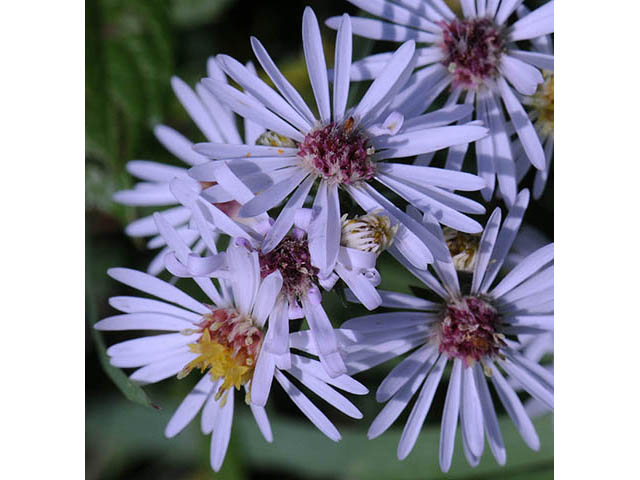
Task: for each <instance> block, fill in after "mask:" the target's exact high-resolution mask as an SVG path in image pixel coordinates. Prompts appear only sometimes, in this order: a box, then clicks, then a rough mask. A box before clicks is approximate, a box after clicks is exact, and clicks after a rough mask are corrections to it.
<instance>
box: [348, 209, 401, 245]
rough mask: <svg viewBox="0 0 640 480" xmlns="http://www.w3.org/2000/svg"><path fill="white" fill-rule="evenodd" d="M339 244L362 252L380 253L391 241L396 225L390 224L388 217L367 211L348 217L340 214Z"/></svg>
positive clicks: (396, 228) (396, 229)
mask: <svg viewBox="0 0 640 480" xmlns="http://www.w3.org/2000/svg"><path fill="white" fill-rule="evenodd" d="M341 221H342V234H341V237H340V243H341V245H344V246H345V247H349V248H355V249H356V250H360V251H363V252H371V253H375V254H380V253H381V252H382V251H384V250H386V249H388V248H389V247H390V246H391V244H392V243H393V238H394V237H395V235H396V232H397V231H398V225H392V224H391V221H390V220H389V217H387V216H386V215H378V214H377V213H375V212H373V213H369V214H366V215H360V216H358V217H355V218H351V219H349V218H348V217H347V214H346V213H345V214H344V215H343V216H342V219H341Z"/></svg>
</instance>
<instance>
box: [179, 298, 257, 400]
mask: <svg viewBox="0 0 640 480" xmlns="http://www.w3.org/2000/svg"><path fill="white" fill-rule="evenodd" d="M199 326H200V329H199V330H197V331H201V332H202V335H201V336H200V338H199V339H198V340H197V341H196V342H195V343H191V344H189V350H190V351H191V352H192V353H196V354H198V356H197V357H196V358H195V359H193V360H192V361H191V362H189V363H188V364H187V365H186V366H185V367H184V368H183V369H182V371H181V372H180V373H179V374H178V378H184V377H186V376H187V375H189V373H190V372H191V371H192V370H193V369H196V368H197V369H200V371H201V372H203V373H204V372H205V371H207V370H208V373H209V375H211V379H212V380H213V381H218V380H220V379H222V380H223V382H222V384H221V385H220V387H219V388H218V392H217V393H216V399H217V398H220V397H221V396H222V395H223V394H224V393H225V392H226V391H227V390H228V389H230V388H235V389H236V390H239V389H240V387H241V386H242V385H246V384H247V383H249V382H250V381H251V379H252V378H253V371H254V368H255V364H256V359H257V356H258V353H259V351H260V347H261V345H262V330H260V329H259V328H258V327H256V326H254V325H253V322H252V321H251V319H249V318H245V317H243V316H242V315H240V314H238V312H236V311H235V310H232V309H220V310H215V311H214V312H212V313H211V314H207V315H205V316H204V318H203V321H202V322H201V323H200V324H199ZM185 333H189V334H190V333H193V331H192V330H190V331H188V332H185Z"/></svg>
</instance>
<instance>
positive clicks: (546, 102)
mask: <svg viewBox="0 0 640 480" xmlns="http://www.w3.org/2000/svg"><path fill="white" fill-rule="evenodd" d="M543 74H544V82H543V83H541V84H540V85H538V90H537V91H536V93H534V94H533V95H532V96H531V97H530V98H529V99H527V100H525V102H526V103H528V104H529V105H530V106H531V107H533V110H534V112H535V115H536V119H535V126H536V129H537V130H538V132H539V133H540V134H541V136H543V137H546V136H548V135H553V72H549V71H546V70H545V71H543Z"/></svg>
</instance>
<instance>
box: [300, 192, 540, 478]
mask: <svg viewBox="0 0 640 480" xmlns="http://www.w3.org/2000/svg"><path fill="white" fill-rule="evenodd" d="M528 201H529V192H528V191H527V190H523V191H522V192H520V193H519V194H518V196H517V197H516V201H515V202H514V206H513V208H512V209H511V211H510V212H509V214H508V215H507V217H506V219H505V221H504V223H503V224H502V227H500V221H501V212H500V209H496V210H494V212H493V214H492V215H491V217H490V218H489V220H488V222H487V226H486V228H485V230H484V233H483V235H482V238H481V240H480V245H479V249H478V252H479V253H478V257H477V259H476V263H475V267H474V270H473V276H472V279H471V282H470V286H466V287H465V286H464V285H462V286H461V282H460V280H459V275H458V273H457V272H456V270H455V268H454V263H453V260H452V259H451V258H450V257H449V258H448V259H447V260H446V261H444V260H438V261H436V262H434V263H433V265H432V267H433V269H434V271H435V275H433V274H432V273H430V272H429V271H426V270H418V269H415V268H414V267H413V266H412V265H410V264H409V263H408V262H406V261H405V262H404V263H405V266H406V267H407V268H408V269H409V270H410V271H411V273H412V274H414V275H415V276H416V278H418V279H419V280H421V281H422V282H423V283H424V285H425V286H426V287H427V288H428V289H429V290H431V291H433V293H435V295H436V296H437V297H439V299H438V300H437V301H432V300H427V299H425V298H420V297H415V296H412V295H407V294H401V293H397V292H383V291H381V292H380V293H381V295H382V299H383V302H382V305H383V306H386V307H389V308H395V309H405V310H409V311H394V312H389V313H382V314H374V315H367V316H364V317H359V318H354V319H351V320H349V321H347V322H345V323H344V324H343V325H342V328H341V329H340V330H339V331H338V338H339V341H340V344H341V347H342V348H343V350H344V351H345V353H346V355H347V356H346V361H347V365H348V368H349V370H348V371H349V373H350V374H353V373H356V372H358V371H362V370H366V369H368V368H372V367H373V366H375V365H378V364H380V363H382V362H384V361H387V360H390V359H392V358H395V357H397V356H400V355H403V354H405V353H407V352H409V351H411V350H413V352H412V353H411V354H410V355H408V356H407V357H406V358H404V359H403V360H402V361H401V362H400V363H399V364H398V365H397V366H396V367H394V369H393V370H392V371H391V372H390V373H389V374H388V375H387V377H386V378H385V379H384V381H383V382H382V383H381V384H380V386H379V387H378V390H377V392H376V399H377V400H378V401H379V402H387V403H386V405H385V407H384V408H383V409H382V411H381V412H380V414H379V415H378V416H377V417H376V419H375V420H374V421H373V423H372V424H371V427H370V429H369V432H368V436H369V438H375V437H377V436H379V435H381V434H382V433H384V432H385V431H386V430H387V429H388V428H389V427H390V426H391V424H392V423H393V422H394V421H395V420H396V419H397V418H398V417H399V416H400V414H401V413H402V411H403V410H404V409H405V408H406V406H407V404H408V403H409V401H410V400H411V398H412V397H413V396H414V395H415V394H416V393H417V392H418V390H420V393H419V395H418V398H417V400H416V403H415V405H414V406H413V408H412V410H411V413H410V414H409V418H408V420H407V422H406V424H405V427H404V430H403V432H402V436H401V439H400V443H399V445H398V458H400V459H404V458H405V457H406V456H407V455H408V454H409V453H410V451H411V449H412V448H413V446H414V444H415V442H416V439H417V438H418V435H419V432H420V429H421V427H422V425H423V423H424V420H425V418H426V416H427V413H428V411H429V408H430V406H431V402H432V400H433V397H434V394H435V391H436V389H437V387H438V385H439V383H440V380H441V378H442V375H443V372H444V370H445V367H446V366H447V364H449V362H451V364H452V371H451V377H450V380H449V385H448V388H447V395H446V400H445V405H444V412H443V416H442V429H441V436H440V466H441V468H442V470H443V471H448V470H449V468H450V466H451V458H452V455H453V449H454V440H455V433H456V429H457V425H458V422H460V425H461V430H462V441H463V447H464V452H465V456H466V458H467V460H468V462H469V463H470V465H472V466H475V465H477V464H478V463H479V461H480V457H481V455H482V452H483V448H484V438H485V433H486V438H487V441H488V443H489V447H490V448H491V451H492V452H493V455H494V456H495V458H496V460H497V461H498V463H499V464H504V463H505V461H506V449H505V445H504V442H503V440H502V435H501V433H500V429H499V426H498V420H497V416H496V411H495V408H494V405H493V401H492V399H491V395H490V392H489V385H488V381H487V379H490V380H491V383H492V384H493V386H494V388H495V390H496V392H497V394H498V397H499V398H500V400H501V402H502V404H503V405H504V407H505V410H506V411H507V413H508V414H509V416H510V417H511V418H512V420H513V422H514V424H515V425H516V428H517V429H518V431H519V432H520V434H521V436H522V438H523V439H524V441H525V442H526V444H527V445H528V446H529V447H531V448H532V449H534V450H537V449H538V448H539V439H538V436H537V434H536V431H535V428H534V426H533V424H532V422H531V420H530V418H529V416H528V415H527V413H526V411H525V409H524V407H523V405H522V403H521V401H520V400H519V399H518V396H517V395H516V393H515V391H514V389H513V387H512V386H511V385H510V384H509V382H508V381H507V379H505V376H504V375H503V371H504V372H505V373H506V374H507V376H508V377H511V378H514V379H515V380H516V381H517V382H518V383H519V384H520V385H521V386H522V387H523V388H524V389H525V390H526V391H527V392H528V393H529V394H531V395H532V397H534V398H535V399H537V400H538V401H540V402H541V403H542V404H544V405H545V406H546V407H548V408H549V409H553V374H552V373H550V372H549V371H548V370H547V369H545V368H543V367H541V366H540V365H538V364H537V363H536V362H535V361H532V360H531V359H529V358H527V357H526V356H525V355H524V354H523V353H522V352H521V351H520V349H521V345H520V344H519V343H518V341H517V340H516V336H517V335H521V334H531V335H538V336H540V335H546V334H547V332H549V331H550V330H552V329H553V244H548V245H546V246H544V247H542V248H540V249H538V250H536V251H535V252H533V253H532V254H530V255H529V256H527V257H526V258H525V259H524V260H522V261H521V262H520V263H519V264H518V265H517V266H516V267H514V268H513V269H512V270H511V271H510V272H509V273H508V274H507V275H506V276H504V277H503V278H502V279H501V280H500V281H496V278H497V275H498V272H499V271H500V269H501V267H502V265H503V263H504V261H505V258H506V256H507V253H508V251H509V249H510V247H511V245H512V243H513V241H514V238H515V236H516V233H517V231H518V228H519V226H520V223H521V221H522V217H523V215H524V211H525V209H526V206H527V204H528ZM424 221H425V222H426V224H427V226H428V228H430V229H431V230H432V231H433V232H434V233H437V232H438V231H440V229H439V227H438V225H437V222H435V221H434V220H433V219H432V218H430V216H429V215H425V218H424ZM440 238H441V241H442V242H444V237H442V236H441V237H440ZM291 345H292V348H303V347H309V346H310V342H309V339H308V338H307V336H306V334H305V333H304V332H303V333H298V334H293V335H292V336H291ZM312 351H313V350H312Z"/></svg>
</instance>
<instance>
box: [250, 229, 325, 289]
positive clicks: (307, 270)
mask: <svg viewBox="0 0 640 480" xmlns="http://www.w3.org/2000/svg"><path fill="white" fill-rule="evenodd" d="M258 258H259V259H260V274H261V275H262V278H265V277H266V276H267V275H269V274H270V273H272V272H275V271H276V270H278V271H280V274H281V275H282V291H283V293H284V294H285V295H286V296H287V297H288V298H289V300H290V301H294V300H296V299H297V298H299V297H301V296H303V295H304V294H306V293H307V292H308V291H309V289H310V288H311V287H312V286H313V285H314V284H315V282H316V280H317V275H318V272H319V270H318V269H317V268H316V267H314V266H313V265H311V254H310V253H309V242H308V241H307V238H306V235H304V234H302V233H301V231H299V230H296V229H294V232H293V233H290V234H289V235H287V236H286V237H284V238H283V239H282V241H281V242H280V243H279V244H278V246H277V247H276V248H274V249H273V250H271V251H270V252H268V253H262V252H259V254H258Z"/></svg>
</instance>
